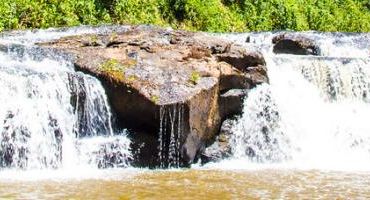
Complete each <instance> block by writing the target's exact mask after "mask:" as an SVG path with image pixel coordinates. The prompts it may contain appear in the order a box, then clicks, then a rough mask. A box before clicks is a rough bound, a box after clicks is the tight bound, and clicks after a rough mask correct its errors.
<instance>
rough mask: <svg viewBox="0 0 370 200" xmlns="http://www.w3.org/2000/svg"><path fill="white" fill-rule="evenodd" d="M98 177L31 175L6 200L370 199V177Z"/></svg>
mask: <svg viewBox="0 0 370 200" xmlns="http://www.w3.org/2000/svg"><path fill="white" fill-rule="evenodd" d="M27 173H28V172H27ZM97 173H99V174H98V175H97V176H98V177H90V178H89V177H85V178H78V177H69V178H65V179H64V178H60V177H58V176H55V177H54V178H53V177H51V178H42V177H40V176H37V175H36V176H35V177H32V176H28V177H27V175H26V174H25V178H23V180H21V179H17V178H12V177H7V178H0V199H250V198H252V199H323V198H324V199H368V198H370V173H367V172H358V173H354V172H351V173H347V172H326V171H295V170H273V169H265V170H256V171H254V170H233V171H226V170H176V171H149V170H142V171H137V170H134V171H127V170H118V171H114V170H113V171H112V170H110V171H105V172H97ZM56 174H58V172H56ZM20 175H21V174H19V173H18V174H15V176H20Z"/></svg>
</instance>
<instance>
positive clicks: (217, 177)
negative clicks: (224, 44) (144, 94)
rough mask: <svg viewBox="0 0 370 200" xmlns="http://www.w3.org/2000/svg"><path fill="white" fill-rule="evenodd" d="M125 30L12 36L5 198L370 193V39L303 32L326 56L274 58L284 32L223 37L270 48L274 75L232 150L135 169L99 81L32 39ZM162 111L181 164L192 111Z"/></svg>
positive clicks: (2, 83) (163, 146) (2, 103)
mask: <svg viewBox="0 0 370 200" xmlns="http://www.w3.org/2000/svg"><path fill="white" fill-rule="evenodd" d="M125 29H127V27H114V26H111V27H100V28H92V27H80V28H71V29H50V30H42V31H35V32H34V31H26V32H9V33H4V34H2V36H1V37H0V87H1V90H0V91H1V92H0V94H1V95H0V168H1V169H0V199H2V198H5V199H61V198H62V199H80V198H81V199H83V198H89V199H119V198H121V199H125V198H139V199H146V198H161V199H173V198H182V199H194V198H197V197H198V198H201V199H205V198H215V199H217V198H219V199H245V198H262V199H270V198H280V199H282V198H283V199H284V198H291V199H297V198H298V199H301V198H312V199H318V198H330V199H332V198H350V199H351V198H363V199H366V198H369V197H370V192H369V191H370V188H369V185H370V184H369V180H370V173H369V172H370V170H369V169H370V168H369V167H370V123H368V120H369V119H370V57H369V56H370V48H369V47H370V42H369V41H370V36H369V35H368V34H347V35H346V34H339V33H336V34H335V33H327V34H322V33H315V32H307V33H302V34H303V35H305V36H306V37H309V38H314V39H315V41H317V42H318V43H319V46H320V48H321V55H320V56H292V55H275V54H273V53H272V50H271V48H272V43H271V39H272V37H273V36H274V35H275V34H278V33H247V34H225V35H222V36H220V37H223V38H226V39H229V40H231V41H233V42H235V43H239V44H241V45H244V46H245V47H246V48H253V49H258V50H260V51H261V52H263V54H264V56H265V59H266V63H267V68H268V75H269V78H270V83H269V84H262V85H260V86H258V87H256V88H255V89H253V90H252V91H251V92H250V93H249V94H248V98H247V99H245V102H244V109H243V115H242V116H240V117H239V118H238V119H237V121H236V123H235V124H236V125H235V126H234V127H233V133H234V136H233V138H232V142H233V143H232V147H233V148H232V151H233V156H232V157H231V158H228V159H225V160H223V161H221V162H218V163H209V164H206V165H205V166H200V165H198V164H195V165H193V166H192V168H191V169H170V170H148V169H137V168H132V167H130V165H129V162H130V159H132V156H131V152H130V148H129V146H130V140H129V138H128V137H127V136H126V130H117V129H116V128H115V126H114V123H113V120H112V113H111V111H110V107H109V104H108V101H107V97H106V95H105V91H104V89H103V87H102V85H101V83H100V82H99V81H98V80H97V79H95V78H93V77H91V76H89V75H86V74H83V73H80V72H76V71H75V70H74V69H73V66H72V62H71V60H69V58H68V56H67V55H63V54H61V53H58V52H52V51H48V50H41V49H39V48H37V47H35V46H34V45H33V44H34V43H35V42H41V41H48V40H51V39H56V38H59V37H63V36H68V35H76V34H83V33H99V32H100V33H105V32H112V31H124V30H125ZM247 37H249V41H250V43H245V40H246V38H247ZM159 114H160V119H161V120H160V131H159V142H158V143H159V146H158V149H159V152H160V153H159V155H158V157H159V158H160V160H161V161H162V163H163V165H162V166H163V167H167V166H170V167H173V168H176V167H178V166H179V160H178V158H179V140H180V138H179V135H180V133H181V131H182V129H183V127H182V125H181V124H182V122H183V117H184V116H183V115H184V108H183V107H182V106H181V105H173V106H170V107H162V108H161V109H160V113H159ZM101 168H104V169H101Z"/></svg>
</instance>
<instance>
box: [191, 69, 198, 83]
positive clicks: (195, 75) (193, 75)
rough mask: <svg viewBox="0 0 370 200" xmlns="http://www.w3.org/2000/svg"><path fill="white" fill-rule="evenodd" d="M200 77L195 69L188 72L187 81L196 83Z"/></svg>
mask: <svg viewBox="0 0 370 200" xmlns="http://www.w3.org/2000/svg"><path fill="white" fill-rule="evenodd" d="M199 79H200V74H199V72H197V71H193V72H191V74H190V78H189V82H190V83H192V84H193V85H196V84H198V81H199Z"/></svg>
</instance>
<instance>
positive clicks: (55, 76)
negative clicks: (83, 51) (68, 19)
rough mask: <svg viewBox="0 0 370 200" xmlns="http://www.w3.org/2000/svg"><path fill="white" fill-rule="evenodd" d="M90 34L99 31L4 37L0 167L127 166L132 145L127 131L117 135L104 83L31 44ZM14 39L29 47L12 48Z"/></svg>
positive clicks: (0, 61) (0, 72)
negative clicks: (77, 70)
mask: <svg viewBox="0 0 370 200" xmlns="http://www.w3.org/2000/svg"><path fill="white" fill-rule="evenodd" d="M88 31H95V30H94V29H91V30H90V29H88V28H85V29H81V30H75V31H67V32H63V33H59V32H55V31H54V32H53V31H52V30H49V31H40V32H35V33H30V32H26V33H24V34H18V35H16V36H14V34H13V35H12V34H10V35H11V36H4V37H3V38H2V39H1V44H2V45H3V46H2V51H1V52H0V85H1V92H0V94H1V95H0V141H1V144H0V167H2V168H8V169H27V170H39V169H64V170H66V169H75V168H98V167H99V168H105V167H120V166H127V165H128V162H129V159H130V157H131V154H130V152H129V144H130V141H129V139H128V138H127V137H126V134H125V133H124V132H123V133H118V134H117V133H116V134H115V133H114V132H113V128H112V116H111V112H110V108H109V105H108V102H107V98H106V95H105V92H104V89H103V87H102V86H101V84H100V82H99V81H97V79H95V78H93V77H91V76H88V75H85V74H82V73H77V72H75V71H74V70H73V66H72V62H70V61H69V60H66V59H64V58H63V56H62V55H60V56H59V55H55V53H53V52H44V51H41V50H39V49H37V48H35V47H33V46H32V42H34V41H40V40H41V39H42V40H47V39H49V38H53V39H55V38H57V37H60V36H65V35H68V34H79V33H85V32H88ZM29 40H30V41H29ZM15 41H17V42H18V43H23V42H24V43H26V44H27V45H26V46H23V45H18V46H14V45H12V44H13V43H17V42H15ZM27 42H30V43H27ZM55 58H56V59H55Z"/></svg>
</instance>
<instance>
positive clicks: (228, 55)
mask: <svg viewBox="0 0 370 200" xmlns="http://www.w3.org/2000/svg"><path fill="white" fill-rule="evenodd" d="M39 45H40V46H43V47H48V48H51V49H57V50H62V51H64V52H66V53H68V54H71V55H73V56H74V57H75V60H74V62H75V67H76V69H77V70H80V71H82V72H85V73H88V74H91V75H93V76H96V77H98V78H99V79H100V80H101V81H102V82H103V85H104V87H105V89H106V93H107V95H108V97H109V100H110V103H111V106H112V108H113V110H114V111H115V113H116V115H117V117H118V122H119V123H120V125H122V126H124V127H128V128H131V129H133V130H138V131H137V132H138V133H139V132H140V133H141V134H143V133H148V134H152V135H154V136H156V138H158V141H159V143H160V144H159V145H136V146H143V147H142V148H145V147H148V148H150V149H142V150H141V151H140V152H148V153H150V154H152V158H151V159H150V160H151V162H152V161H153V160H154V161H153V162H155V160H157V161H159V162H160V163H158V166H162V167H168V166H173V164H174V163H175V164H174V165H175V166H186V165H188V164H191V163H192V162H193V161H194V160H195V159H196V158H197V157H199V155H200V152H201V151H202V150H203V148H204V146H205V144H206V143H209V141H212V140H213V138H215V135H216V134H218V132H219V129H220V125H221V122H222V120H223V119H225V118H226V117H227V116H232V115H234V114H238V113H240V107H241V105H240V104H241V103H242V101H241V99H242V97H243V96H245V93H244V92H242V93H240V94H237V95H236V97H232V96H233V95H231V96H230V97H228V96H227V94H228V93H227V91H229V90H233V89H243V90H244V91H246V90H245V89H251V88H253V87H255V86H256V85H257V84H260V83H263V82H268V78H267V73H266V67H265V61H264V58H263V57H262V55H261V53H259V52H255V51H251V52H249V51H248V50H246V49H245V47H243V46H239V45H236V44H233V43H230V42H229V41H227V40H222V39H220V38H217V37H214V36H210V35H207V34H205V33H193V32H186V31H173V30H167V29H161V28H153V27H150V28H148V27H142V26H139V27H131V28H130V29H129V30H128V31H125V32H117V33H116V32H113V33H110V34H103V35H96V34H87V35H79V36H70V37H65V38H61V39H59V40H56V41H52V42H48V43H42V44H39ZM225 92H226V93H225ZM221 94H223V96H222V95H221ZM233 99H235V100H233ZM175 129H176V130H175ZM143 137H144V136H143ZM134 138H135V139H136V140H137V141H139V143H140V142H141V141H140V138H141V137H134ZM161 142H162V143H161ZM134 143H135V142H134ZM152 143H153V142H152ZM154 146H156V147H157V149H153V147H154ZM158 146H159V148H158ZM173 151H174V152H173ZM134 157H135V155H134ZM141 157H142V158H144V157H145V158H147V156H141ZM135 158H137V157H135ZM137 159H140V158H137ZM153 162H152V164H153ZM138 163H141V165H145V163H144V162H138ZM163 163H164V164H163Z"/></svg>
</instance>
